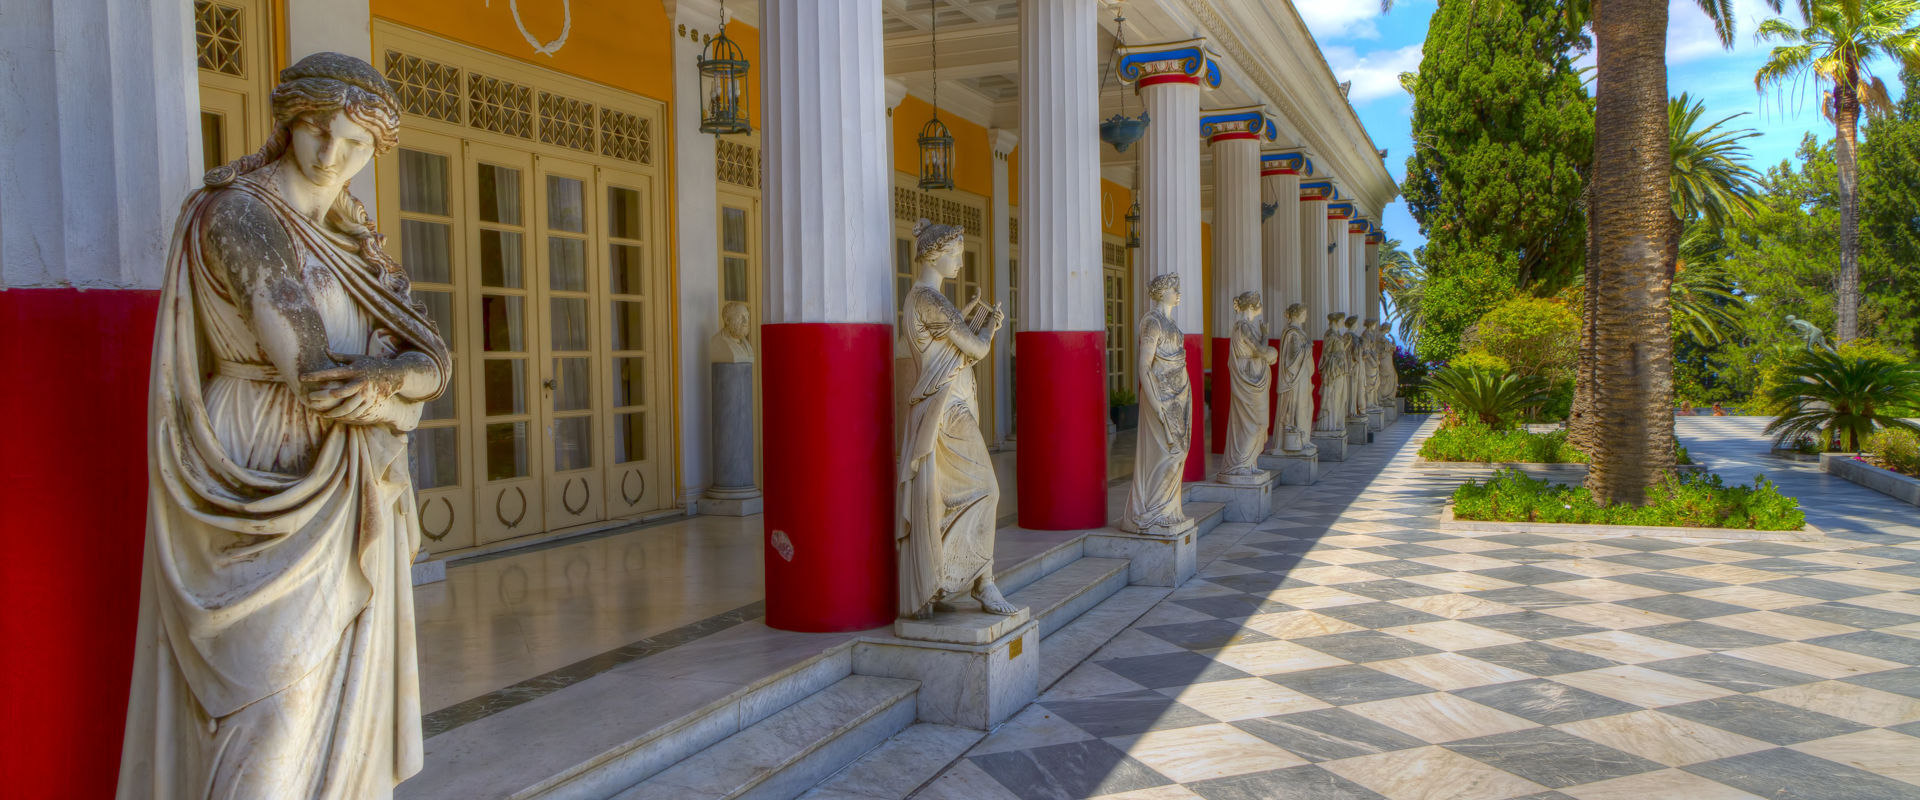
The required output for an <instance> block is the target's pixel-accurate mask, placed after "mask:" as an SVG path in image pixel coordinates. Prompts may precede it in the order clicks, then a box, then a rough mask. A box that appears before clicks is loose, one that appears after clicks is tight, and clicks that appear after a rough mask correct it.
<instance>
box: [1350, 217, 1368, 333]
mask: <svg viewBox="0 0 1920 800" xmlns="http://www.w3.org/2000/svg"><path fill="white" fill-rule="evenodd" d="M1353 227H1354V226H1352V225H1349V226H1347V275H1348V277H1349V278H1350V279H1351V280H1352V281H1353V283H1352V286H1353V288H1352V290H1350V291H1349V292H1348V294H1347V297H1348V300H1347V303H1348V304H1349V305H1351V306H1353V311H1352V312H1350V313H1354V314H1359V315H1361V317H1360V321H1361V322H1365V321H1367V320H1368V319H1371V318H1372V314H1371V312H1369V311H1368V310H1367V309H1368V307H1369V306H1370V305H1371V304H1370V303H1368V302H1367V235H1366V234H1365V233H1355V232H1354V230H1353Z"/></svg>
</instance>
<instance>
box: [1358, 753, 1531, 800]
mask: <svg viewBox="0 0 1920 800" xmlns="http://www.w3.org/2000/svg"><path fill="white" fill-rule="evenodd" d="M1320 766H1321V767H1322V768H1324V769H1326V770H1328V771H1330V772H1332V773H1334V774H1336V775H1339V776H1340V777H1342V778H1346V779H1347V780H1350V781H1353V782H1354V783H1357V784H1360V785H1361V786H1365V787H1367V788H1369V789H1372V790H1374V791H1376V792H1379V793H1380V794H1382V795H1385V796H1386V797H1387V798H1389V800H1508V798H1514V797H1520V796H1523V795H1528V794H1533V793H1536V792H1543V791H1546V787H1544V786H1541V785H1539V784H1537V783H1534V782H1533V781H1529V780H1526V779H1524V778H1521V777H1520V776H1518V775H1514V774H1513V773H1511V772H1507V771H1506V770H1502V769H1498V768H1495V767H1492V766H1489V765H1487V764H1484V763H1482V762H1480V761H1476V760H1474V759H1472V758H1468V757H1467V756H1463V755H1460V754H1459V753H1455V752H1453V751H1452V750H1447V749H1445V748H1442V747H1437V746H1428V747H1418V748H1414V749H1411V750H1398V751H1394V752H1391V753H1378V754H1375V755H1370V756H1358V757H1355V758H1343V759H1339V760H1336V761H1327V762H1323V763H1321V765H1320Z"/></svg>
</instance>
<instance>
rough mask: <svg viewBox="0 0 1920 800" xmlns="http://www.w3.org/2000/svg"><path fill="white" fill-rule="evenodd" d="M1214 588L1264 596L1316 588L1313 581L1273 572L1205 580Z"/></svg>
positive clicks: (1223, 576)
mask: <svg viewBox="0 0 1920 800" xmlns="http://www.w3.org/2000/svg"><path fill="white" fill-rule="evenodd" d="M1206 580H1207V582H1208V583H1212V584H1214V585H1216V586H1225V587H1227V588H1229V589H1232V590H1234V591H1237V592H1246V593H1248V594H1266V593H1268V592H1271V591H1273V590H1275V589H1293V588H1297V587H1301V586H1318V585H1319V584H1317V583H1314V582H1313V581H1307V580H1301V579H1299V578H1290V577H1287V576H1286V575H1282V574H1279V573H1274V572H1255V573H1250V574H1246V575H1219V576H1214V577H1209V578H1207V579H1206Z"/></svg>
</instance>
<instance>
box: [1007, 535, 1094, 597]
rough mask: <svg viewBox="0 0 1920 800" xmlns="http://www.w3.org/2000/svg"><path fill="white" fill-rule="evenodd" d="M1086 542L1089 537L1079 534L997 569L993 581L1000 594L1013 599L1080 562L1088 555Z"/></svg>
mask: <svg viewBox="0 0 1920 800" xmlns="http://www.w3.org/2000/svg"><path fill="white" fill-rule="evenodd" d="M1002 531H1003V532H1004V531H1005V529H1002ZM1086 541H1087V537H1085V536H1084V535H1078V534H1075V535H1072V536H1070V537H1067V538H1064V539H1063V540H1062V541H1061V542H1060V543H1059V544H1056V545H1053V546H1052V547H1050V548H1048V549H1046V550H1045V551H1042V552H1040V553H1037V554H1034V555H1030V556H1028V557H1027V558H1026V559H1025V560H1022V561H1021V562H1020V563H1018V564H1014V565H1012V566H1010V567H1007V568H1006V569H998V568H996V569H995V573H996V574H995V575H994V576H993V581H994V583H996V584H998V585H999V586H1000V592H1001V593H1002V594H1005V595H1007V596H1009V597H1011V596H1012V595H1013V594H1014V593H1015V592H1018V591H1020V590H1021V589H1025V588H1026V587H1027V586H1029V585H1031V584H1032V583H1033V582H1034V581H1037V580H1040V579H1041V578H1044V577H1046V576H1048V575H1051V574H1053V573H1054V572H1057V571H1059V570H1060V568H1061V567H1065V566H1066V565H1068V564H1072V563H1073V562H1075V561H1079V560H1080V557H1081V556H1082V555H1083V554H1085V553H1086Z"/></svg>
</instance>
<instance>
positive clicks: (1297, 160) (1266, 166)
mask: <svg viewBox="0 0 1920 800" xmlns="http://www.w3.org/2000/svg"><path fill="white" fill-rule="evenodd" d="M1260 174H1261V175H1263V176H1264V175H1299V176H1301V177H1303V178H1310V177H1313V159H1310V158H1307V154H1306V153H1301V152H1292V153H1261V154H1260Z"/></svg>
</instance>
